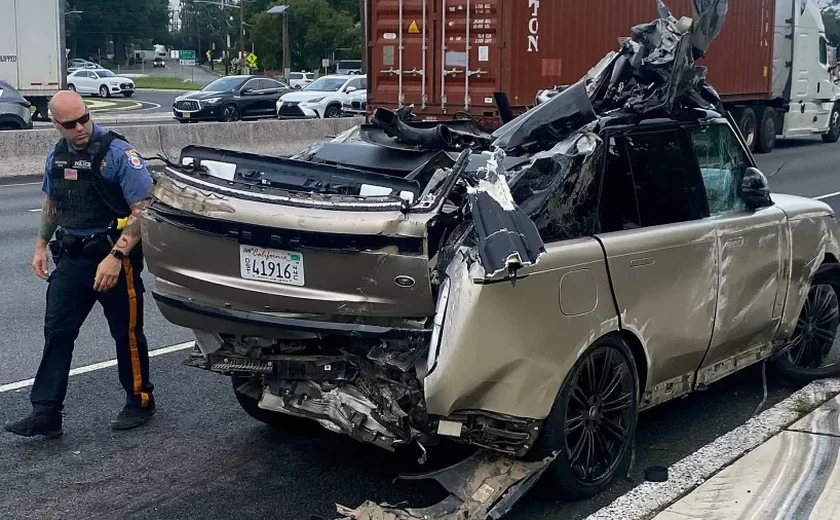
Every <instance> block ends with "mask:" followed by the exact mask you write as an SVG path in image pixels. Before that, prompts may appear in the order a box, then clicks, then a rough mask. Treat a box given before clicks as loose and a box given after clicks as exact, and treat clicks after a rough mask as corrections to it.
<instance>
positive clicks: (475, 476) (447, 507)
mask: <svg viewBox="0 0 840 520" xmlns="http://www.w3.org/2000/svg"><path fill="white" fill-rule="evenodd" d="M556 456H557V454H556V453H555V454H553V455H551V456H549V457H546V458H545V459H543V460H540V461H537V462H523V461H520V460H515V459H511V458H509V457H505V456H502V455H498V454H494V453H492V452H489V451H484V450H481V451H477V452H476V453H475V454H473V455H472V456H471V457H469V458H467V459H465V460H463V461H461V462H459V463H458V464H455V465H453V466H450V467H448V468H445V469H442V470H439V471H434V472H431V473H425V474H421V475H405V476H400V477H398V478H400V479H402V480H426V479H433V480H436V481H438V483H440V484H441V485H442V486H443V487H444V489H446V490H447V491H449V493H450V494H449V496H447V497H446V498H445V499H443V500H442V501H441V502H438V503H437V504H435V505H433V506H431V507H426V508H420V509H412V508H404V509H401V508H399V507H398V506H394V505H390V504H376V503H374V502H371V501H366V502H365V503H363V504H362V505H361V506H359V507H358V508H356V509H350V508H348V507H345V506H342V505H339V504H337V505H336V507H337V509H338V513H339V514H340V515H344V516H343V517H341V519H340V520H464V519H470V520H473V519H474V520H487V519H492V520H498V519H499V518H501V517H502V516H503V515H504V514H506V513H508V512H509V511H510V510H511V508H512V507H513V505H514V504H515V503H516V502H517V501H518V500H519V499H520V498H522V496H524V495H525V493H526V492H527V491H528V490H529V489H530V488H531V487H532V486H533V485H534V484H535V483H536V482H537V480H539V478H540V476H542V474H543V472H544V471H545V470H546V468H548V466H549V465H550V464H551V463H552V462H553V461H554V458H555V457H556Z"/></svg>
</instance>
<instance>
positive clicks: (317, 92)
mask: <svg viewBox="0 0 840 520" xmlns="http://www.w3.org/2000/svg"><path fill="white" fill-rule="evenodd" d="M359 90H364V91H367V76H355V75H354V76H339V75H332V76H323V77H321V78H318V79H316V80H315V81H313V82H312V83H310V84H309V85H307V86H305V87H303V88H302V89H301V90H300V91H298V92H290V93H288V94H284V95H283V96H281V97H280V99H279V100H277V117H279V118H281V119H325V118H332V117H341V112H342V109H343V107H344V101H345V100H347V99H349V98H350V94H352V93H354V92H357V91H359Z"/></svg>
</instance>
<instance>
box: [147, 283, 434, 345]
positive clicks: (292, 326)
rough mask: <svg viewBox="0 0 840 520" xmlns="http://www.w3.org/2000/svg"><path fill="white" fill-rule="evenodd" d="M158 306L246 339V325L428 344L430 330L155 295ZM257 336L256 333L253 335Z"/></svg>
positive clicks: (175, 318)
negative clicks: (279, 313) (264, 310)
mask: <svg viewBox="0 0 840 520" xmlns="http://www.w3.org/2000/svg"><path fill="white" fill-rule="evenodd" d="M152 296H153V297H154V299H155V303H156V304H157V306H158V308H159V309H160V311H161V314H163V316H164V318H166V319H167V320H168V321H170V322H172V323H174V324H176V325H179V326H182V327H186V328H191V329H197V330H208V331H213V332H219V333H222V334H226V333H236V334H243V335H247V331H245V330H243V328H242V327H243V325H244V326H247V327H249V328H252V329H275V330H283V331H294V332H300V333H309V334H319V335H339V336H342V335H344V336H354V337H369V338H378V339H390V340H415V341H416V340H429V339H431V334H432V331H431V329H415V328H400V327H390V326H380V325H371V324H364V323H341V322H333V321H317V320H309V319H304V318H292V317H287V316H280V315H277V314H273V313H264V312H254V311H246V310H239V309H233V308H230V307H219V306H217V305H211V304H207V303H201V302H198V301H195V300H194V299H192V298H182V297H177V296H173V295H167V294H164V293H163V292H161V291H158V290H154V291H152ZM254 332H256V330H255V331H254Z"/></svg>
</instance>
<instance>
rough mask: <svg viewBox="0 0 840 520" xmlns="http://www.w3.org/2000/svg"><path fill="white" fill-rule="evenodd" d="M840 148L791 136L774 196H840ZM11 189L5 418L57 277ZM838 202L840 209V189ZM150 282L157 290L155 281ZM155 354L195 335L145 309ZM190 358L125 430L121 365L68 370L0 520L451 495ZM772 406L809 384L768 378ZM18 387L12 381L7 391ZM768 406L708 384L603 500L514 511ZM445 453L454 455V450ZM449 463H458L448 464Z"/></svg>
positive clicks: (649, 431)
mask: <svg viewBox="0 0 840 520" xmlns="http://www.w3.org/2000/svg"><path fill="white" fill-rule="evenodd" d="M838 151H840V144H838V145H825V144H822V142H821V141H819V140H818V139H816V140H803V141H796V142H793V141H792V142H783V143H780V146H779V148H778V149H777V150H775V151H774V152H773V153H771V154H768V155H759V156H757V157H758V161H759V164H760V167H761V168H762V170H763V171H765V173H767V174H768V175H769V174H771V173H772V172H774V171H776V169H777V168H779V166H781V165H784V167H783V168H782V169H781V171H779V173H777V174H776V175H775V176H774V177H773V178H772V179H771V186H772V187H773V190H774V191H779V192H790V193H795V194H799V195H804V196H809V197H814V196H821V195H830V194H832V193H836V192H840V176H837V174H836V164H837V159H836V158H837V156H838ZM36 181H37V179H31V178H29V179H21V180H18V181H14V182H17V183H18V184H17V185H11V184H10V182H12V181H4V184H3V185H0V215H3V217H4V218H2V219H0V244H3V247H0V306H2V307H0V308H2V309H4V312H3V313H0V330H2V331H3V334H2V336H0V338H2V339H0V422H4V421H5V420H8V419H11V418H15V417H18V416H20V415H23V414H25V413H27V412H28V407H29V404H28V388H23V389H19V390H9V391H3V390H2V389H3V385H4V384H6V383H11V382H15V381H19V380H22V379H26V378H30V377H33V376H34V373H35V370H36V369H37V364H38V360H39V357H40V353H41V348H42V336H43V332H42V319H43V299H44V290H45V284H44V283H43V282H40V281H38V280H37V279H35V278H34V277H33V276H32V275H31V273H30V269H29V262H30V259H31V254H32V243H33V240H34V235H35V230H36V228H37V223H38V213H37V212H35V211H31V210H33V209H37V208H39V207H40V204H41V194H40V192H39V186H38V185H37V184H36V185H31V184H20V183H21V182H30V183H31V182H36ZM825 200H826V202H828V203H829V204H832V206H833V207H835V208H838V207H840V196H829V197H826V198H825ZM152 283H153V282H152V280H150V279H148V277H147V287H149V288H151V287H152ZM145 316H146V321H147V334H148V336H149V339H150V345H151V348H160V347H166V346H168V345H173V344H177V343H181V342H185V341H188V340H190V339H192V338H191V335H190V334H189V332H188V331H184V330H181V329H178V328H176V327H174V326H171V325H169V324H168V323H166V322H165V321H164V320H163V319H162V318H161V317H160V315H159V313H158V311H157V309H156V308H155V307H154V304H153V302H151V301H148V302H147V305H146V314H145ZM186 353H187V351H178V352H174V353H169V354H165V355H161V356H157V357H154V358H153V359H152V362H151V367H152V377H153V382H154V383H155V385H156V388H157V390H156V395H157V399H158V407H159V412H158V415H157V416H156V417H155V419H154V420H153V421H152V422H151V423H149V424H148V425H147V426H146V427H145V428H143V429H140V430H136V431H131V432H123V433H119V434H118V433H114V432H112V431H111V430H110V429H109V428H108V421H109V420H110V419H111V418H112V417H113V416H114V415H115V414H116V413H117V412H118V411H119V408H120V406H121V404H122V396H121V390H120V387H119V383H118V380H117V372H116V368H115V367H108V368H104V369H101V370H96V371H93V372H88V373H83V374H79V375H75V376H73V377H71V383H70V389H69V394H68V401H67V409H66V417H65V430H66V433H65V436H64V437H63V438H61V439H58V440H55V441H43V440H25V439H19V438H16V437H13V436H11V435H8V434H2V433H0V468H2V471H0V518H4V519H5V518H9V519H13V520H17V519H29V518H33V519H34V518H39V519H40V518H44V519H59V518H61V519H76V518H78V519H99V518H102V519H106V518H107V519H110V518H125V519H147V518H148V519H151V518H154V519H165V520H168V519H182V518H183V519H199V518H201V519H203V518H226V519H252V518H276V519H281V520H287V519H288V520H305V519H309V518H310V515H313V514H314V515H320V516H322V517H323V518H337V516H338V515H337V514H336V513H335V506H334V504H335V503H336V502H339V503H342V504H344V505H348V506H357V505H359V504H360V503H361V502H363V501H364V500H366V499H372V500H375V501H389V502H397V501H400V500H409V501H411V503H412V505H415V506H418V505H419V506H423V505H430V504H431V503H433V502H435V501H437V500H438V499H440V498H442V496H443V495H442V493H441V491H440V490H439V488H438V487H437V486H436V485H435V484H434V483H424V482H410V483H409V482H400V483H396V484H394V483H392V480H393V478H394V477H395V476H396V475H397V474H398V473H399V472H401V471H419V470H420V468H419V467H418V466H417V465H416V464H415V463H414V462H413V460H414V457H415V456H416V453H414V452H407V453H398V454H389V453H387V452H384V451H382V450H380V449H377V448H374V447H371V446H367V445H362V444H359V443H357V442H355V441H352V440H350V439H348V438H345V437H343V436H340V435H336V434H332V433H329V432H326V431H324V430H322V429H321V428H320V427H313V428H311V429H306V430H304V431H303V432H278V431H275V430H272V429H270V428H269V427H267V426H264V425H262V424H260V423H258V422H256V421H254V420H253V419H251V418H249V417H248V416H247V415H246V414H245V413H244V412H242V411H241V410H240V409H239V407H238V405H237V403H236V401H235V399H234V397H233V395H232V390H231V388H230V384H229V382H228V380H227V379H226V378H223V377H221V376H216V375H214V374H209V373H205V372H203V371H200V370H198V369H193V368H187V367H184V366H183V365H182V364H181V361H182V360H183V359H184V358H185V357H186ZM113 358H114V353H113V346H112V344H111V339H110V336H109V334H108V332H107V327H106V326H105V321H104V319H103V318H102V317H101V311H100V310H99V308H98V307H97V308H95V310H94V314H93V315H92V319H91V320H90V321H89V322H88V323H87V324H86V325H85V327H84V329H83V332H82V335H81V336H80V338H79V340H78V341H77V344H76V351H75V357H74V363H73V366H74V367H83V366H87V365H90V364H92V363H97V362H102V361H106V360H110V359H113ZM769 387H770V397H769V400H768V402H767V405H766V406H771V405H772V404H774V403H776V402H778V401H780V400H781V399H784V398H785V397H786V396H788V395H789V394H790V393H791V392H792V391H793V390H795V389H796V388H797V387H796V386H794V385H790V384H788V383H785V382H782V381H779V380H777V379H775V378H772V377H771V378H770V383H769ZM7 388H8V387H7ZM760 400H761V376H760V371H759V369H758V368H757V367H753V368H751V369H748V370H746V371H744V372H743V373H741V374H738V375H735V376H733V377H730V378H727V379H725V380H724V381H721V382H719V383H716V384H715V385H712V386H711V387H710V388H709V389H708V390H707V391H705V392H701V393H699V394H696V395H693V396H691V397H689V398H687V399H684V400H680V401H677V402H674V403H670V404H667V405H664V406H662V407H660V408H658V409H654V410H652V411H650V412H648V413H645V414H643V415H642V417H641V419H640V426H639V432H638V436H637V441H636V447H637V459H636V464H635V467H634V469H633V471H632V473H631V479H630V480H625V479H620V480H619V481H617V482H616V483H615V484H614V485H613V486H612V487H611V488H610V489H609V490H607V491H606V492H605V493H603V494H602V495H600V496H598V497H596V498H595V499H592V500H589V501H585V502H578V503H571V504H569V503H562V502H560V501H558V500H556V499H554V498H552V497H548V496H544V495H542V494H540V493H532V494H529V495H528V496H527V497H525V498H524V499H523V500H522V501H521V502H520V503H519V505H518V506H517V507H516V508H515V509H514V511H513V512H511V514H510V518H512V519H513V518H516V519H520V518H521V519H528V520H530V519H534V520H537V519H539V520H543V519H545V520H548V519H552V520H556V519H560V518H563V519H566V518H568V519H574V520H577V519H582V518H585V516H586V515H588V514H590V513H593V512H594V511H596V510H597V509H599V508H600V507H602V506H604V505H606V504H608V503H609V502H611V501H612V500H613V499H614V498H616V497H617V496H619V495H621V494H623V493H624V492H626V491H627V490H629V489H630V488H632V487H633V486H635V485H636V484H638V483H639V482H640V481H641V480H640V479H641V476H642V474H643V471H644V468H645V467H646V466H649V465H652V464H657V465H664V466H668V465H670V464H671V463H673V462H675V461H677V460H679V459H681V458H682V457H684V456H686V455H688V454H690V453H692V452H693V451H695V450H696V449H698V448H699V447H701V446H703V445H705V444H706V443H708V442H710V441H711V440H713V439H714V438H716V437H718V436H719V435H721V434H722V433H725V432H727V431H730V430H731V429H733V428H734V427H736V426H738V425H740V424H743V423H744V422H745V421H746V420H747V419H748V418H749V417H750V416H751V415H752V413H753V410H754V408H755V407H756V405H757V404H758V403H759V401H760ZM452 451H453V452H454V453H448V454H446V455H448V456H444V457H443V458H442V459H441V458H433V460H432V461H430V464H432V465H435V466H440V465H442V464H444V463H445V462H451V461H452V460H451V458H452V457H455V455H456V454H457V453H458V451H457V450H452ZM448 459H449V460H448Z"/></svg>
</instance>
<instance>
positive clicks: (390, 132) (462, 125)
mask: <svg viewBox="0 0 840 520" xmlns="http://www.w3.org/2000/svg"><path fill="white" fill-rule="evenodd" d="M406 109H409V110H408V111H407V112H406ZM410 117H411V116H410V107H403V108H401V109H400V110H397V111H396V112H395V111H393V110H388V109H387V108H381V107H380V108H377V109H376V111H375V112H374V113H373V120H372V121H373V124H372V125H363V126H362V128H361V132H360V137H361V139H362V140H364V141H366V142H370V143H372V144H379V145H381V146H386V147H393V148H397V149H408V150H452V151H460V150H463V149H465V148H475V147H478V148H485V147H487V145H489V143H490V135H489V134H487V133H485V132H484V131H482V130H481V129H480V128H479V127H478V125H476V124H475V123H474V122H473V121H472V120H470V119H466V120H453V121H451V122H446V123H437V122H432V123H424V122H411V121H410ZM376 129H379V130H381V132H382V133H384V134H385V136H387V137H388V138H390V139H383V136H381V135H378V134H379V133H378V132H376Z"/></svg>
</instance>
